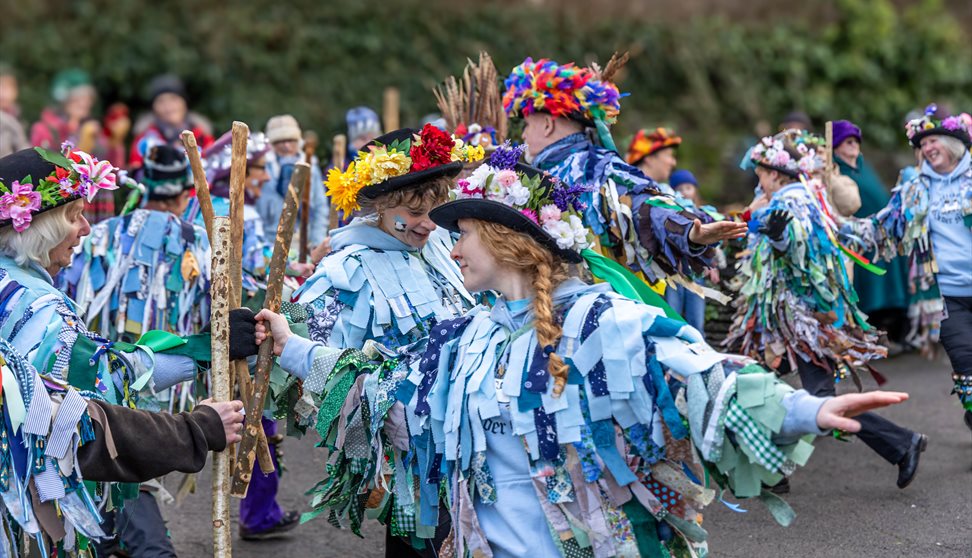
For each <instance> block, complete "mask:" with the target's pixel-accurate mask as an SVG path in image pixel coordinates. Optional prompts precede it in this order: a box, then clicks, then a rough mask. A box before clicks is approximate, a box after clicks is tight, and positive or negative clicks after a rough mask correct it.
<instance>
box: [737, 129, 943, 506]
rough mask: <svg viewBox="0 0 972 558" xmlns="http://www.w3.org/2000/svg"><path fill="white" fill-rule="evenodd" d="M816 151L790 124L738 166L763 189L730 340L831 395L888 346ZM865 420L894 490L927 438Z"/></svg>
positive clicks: (868, 439) (865, 433) (752, 218)
mask: <svg viewBox="0 0 972 558" xmlns="http://www.w3.org/2000/svg"><path fill="white" fill-rule="evenodd" d="M820 147H821V146H820V145H818V144H817V142H816V141H815V140H814V138H812V137H811V136H808V135H807V134H805V133H802V132H800V131H797V130H788V131H784V132H780V133H779V134H777V135H775V136H772V137H765V138H763V139H762V140H761V141H760V142H759V143H758V144H756V145H755V146H753V147H752V148H751V149H750V150H749V152H748V153H747V154H746V156H745V157H744V159H743V162H742V164H741V165H740V166H741V167H742V168H743V169H752V170H753V171H754V172H755V173H756V176H758V177H759V188H760V190H761V192H762V193H761V194H760V196H759V197H758V199H757V201H756V202H754V204H753V205H752V206H750V207H751V208H752V211H749V212H747V213H748V214H749V231H750V235H749V239H748V255H747V256H746V257H745V258H744V259H743V260H741V267H740V274H741V276H742V279H743V287H742V289H741V290H740V294H739V296H738V298H737V300H736V302H735V306H736V308H737V310H736V315H735V318H734V322H733V326H732V328H731V329H730V334H729V336H728V337H727V338H726V340H725V341H724V346H725V347H727V348H729V349H731V350H734V351H738V352H741V353H742V354H745V355H749V356H751V357H753V358H756V359H759V360H760V361H762V362H764V363H766V365H767V366H768V367H770V368H772V369H774V370H783V371H796V372H798V373H799V374H800V380H801V382H802V383H803V387H804V388H805V389H806V390H807V391H809V392H810V393H813V394H814V395H821V396H826V395H833V394H834V393H835V389H836V388H835V382H840V381H841V380H843V379H846V378H848V377H850V378H852V379H853V381H854V383H855V384H856V385H857V386H858V389H861V385H862V384H861V381H860V379H859V377H858V373H859V372H860V371H864V370H870V371H871V372H874V370H873V369H872V368H871V367H870V364H869V363H870V362H871V361H873V360H875V359H878V358H884V357H885V356H886V355H887V349H886V348H885V347H884V346H883V345H881V344H880V337H881V335H882V332H880V331H877V330H875V329H874V328H873V327H872V326H871V325H870V324H868V322H867V316H866V315H864V313H863V312H861V311H860V310H859V309H858V308H857V294H856V293H855V291H854V287H853V284H852V283H851V281H850V278H849V277H848V273H847V265H848V264H847V261H846V260H845V259H844V256H845V254H846V255H850V256H852V257H854V256H856V254H853V253H852V252H850V251H849V250H847V248H846V247H844V246H843V245H842V244H840V242H839V241H838V240H837V230H838V228H837V227H838V224H837V222H836V221H835V218H834V216H833V210H832V209H831V206H830V203H829V201H828V200H827V195H826V191H825V189H824V188H823V187H822V186H821V185H819V180H818V179H816V178H808V177H812V175H814V174H815V173H817V172H819V169H822V168H823V161H822V159H821V157H820V154H819V152H818V148H820ZM815 184H816V185H815ZM856 259H857V260H858V261H859V262H860V263H861V264H863V265H864V266H866V267H870V266H869V264H868V263H867V262H865V261H863V260H862V259H861V258H860V257H859V256H857V257H856ZM871 269H874V268H871ZM874 271H876V272H879V273H880V272H881V271H880V270H876V269H875V270H874ZM874 373H875V377H876V378H877V379H878V381H881V378H880V376H877V374H876V372H874ZM859 421H860V423H861V430H860V432H859V433H858V436H859V437H860V438H861V440H862V441H863V442H864V443H865V444H867V445H868V447H870V448H871V449H873V450H874V451H875V452H877V453H878V454H879V455H880V456H881V457H883V458H884V459H885V460H887V461H888V462H889V463H891V464H894V465H898V469H899V473H898V481H897V483H898V487H899V488H904V487H906V486H907V485H908V484H909V483H910V482H911V480H912V479H913V478H914V475H915V473H916V472H917V467H918V458H919V455H920V453H921V452H922V451H924V448H925V445H926V444H927V439H926V437H925V436H924V435H922V434H919V433H917V432H912V431H911V430H908V429H906V428H902V427H900V426H898V425H896V424H894V423H892V422H891V421H889V420H887V419H884V418H882V417H880V416H878V415H875V414H873V413H865V414H863V415H861V417H859ZM784 486H785V485H784ZM781 488H783V487H781ZM783 489H784V490H785V488H783Z"/></svg>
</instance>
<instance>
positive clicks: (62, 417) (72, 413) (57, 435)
mask: <svg viewBox="0 0 972 558" xmlns="http://www.w3.org/2000/svg"><path fill="white" fill-rule="evenodd" d="M87 408H88V403H87V402H86V401H85V400H84V398H83V397H81V394H80V393H78V390H76V389H71V390H68V392H67V396H66V397H65V398H64V402H62V403H61V408H60V409H58V411H57V418H55V419H54V427H53V428H52V429H51V435H50V437H49V438H48V440H47V451H46V452H45V453H46V455H47V456H49V457H53V458H55V459H63V458H64V456H65V455H67V452H68V451H70V450H71V442H72V440H73V439H74V434H75V432H77V427H78V421H79V420H81V415H83V414H84V411H85V410H86V409H87Z"/></svg>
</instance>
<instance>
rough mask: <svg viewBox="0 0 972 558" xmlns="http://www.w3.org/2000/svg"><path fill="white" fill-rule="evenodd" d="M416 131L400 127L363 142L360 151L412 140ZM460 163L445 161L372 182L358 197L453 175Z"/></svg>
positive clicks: (458, 169)
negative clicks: (363, 144) (430, 166)
mask: <svg viewBox="0 0 972 558" xmlns="http://www.w3.org/2000/svg"><path fill="white" fill-rule="evenodd" d="M418 133H419V130H414V129H412V128H402V129H401V130H395V131H394V132H388V133H387V134H385V135H382V136H378V137H377V138H375V139H373V140H371V141H370V142H368V143H367V144H365V146H364V147H362V148H361V151H364V152H367V151H368V149H369V148H370V147H372V146H383V145H391V144H393V143H395V142H396V141H399V142H402V141H406V140H412V139H413V137H414V136H415V135H418ZM462 165H463V163H462V161H453V162H451V163H445V164H443V165H439V166H437V167H432V168H430V169H425V170H420V171H413V172H410V173H408V174H403V175H401V176H395V177H392V178H389V179H388V180H385V181H384V182H379V183H378V184H372V185H370V186H365V187H363V188H361V190H360V191H358V199H359V200H361V199H366V200H373V199H375V198H377V197H379V196H383V195H385V194H389V193H391V192H394V191H396V190H403V189H405V188H408V187H410V186H415V185H417V184H422V183H423V182H428V181H430V180H433V179H435V178H439V177H440V176H448V177H450V178H451V177H455V176H458V175H459V173H460V172H462Z"/></svg>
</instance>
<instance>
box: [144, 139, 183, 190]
mask: <svg viewBox="0 0 972 558" xmlns="http://www.w3.org/2000/svg"><path fill="white" fill-rule="evenodd" d="M142 183H143V184H144V185H145V186H146V188H147V189H148V197H149V199H150V200H165V199H170V198H174V197H176V196H178V195H179V194H181V193H182V192H184V191H185V190H186V189H188V188H189V187H190V184H191V178H190V174H189V158H188V157H186V154H185V152H184V151H183V150H181V149H177V148H175V147H173V146H171V145H168V144H159V145H154V146H152V147H151V148H149V152H148V156H146V157H145V174H144V175H143V177H142Z"/></svg>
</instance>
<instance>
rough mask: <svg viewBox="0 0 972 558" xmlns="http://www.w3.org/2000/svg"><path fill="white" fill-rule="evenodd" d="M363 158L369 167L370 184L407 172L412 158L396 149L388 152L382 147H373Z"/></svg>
mask: <svg viewBox="0 0 972 558" xmlns="http://www.w3.org/2000/svg"><path fill="white" fill-rule="evenodd" d="M364 160H365V161H367V165H368V166H369V167H370V171H371V184H377V183H379V182H384V181H386V180H388V179H389V178H394V177H396V176H402V175H403V174H408V170H409V169H410V168H411V167H412V159H411V158H409V156H408V155H406V154H405V153H402V152H400V151H397V150H392V151H391V152H390V153H389V152H388V150H387V149H386V148H384V147H380V148H377V149H375V150H374V151H372V152H371V153H370V154H369V155H368V156H367V157H366V158H365V159H364Z"/></svg>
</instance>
